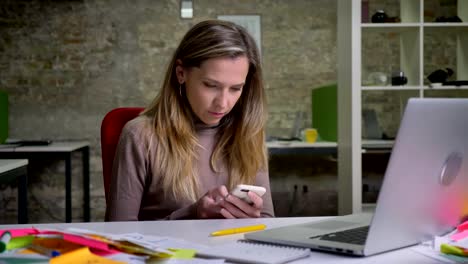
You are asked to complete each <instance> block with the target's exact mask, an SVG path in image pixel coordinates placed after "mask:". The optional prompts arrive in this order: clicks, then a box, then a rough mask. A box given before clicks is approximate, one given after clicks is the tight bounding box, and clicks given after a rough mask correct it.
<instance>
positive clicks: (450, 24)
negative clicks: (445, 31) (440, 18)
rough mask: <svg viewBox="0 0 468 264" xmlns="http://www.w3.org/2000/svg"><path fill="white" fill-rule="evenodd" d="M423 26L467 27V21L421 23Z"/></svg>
mask: <svg viewBox="0 0 468 264" xmlns="http://www.w3.org/2000/svg"><path fill="white" fill-rule="evenodd" d="M422 25H423V26H424V27H460V28H463V27H465V28H468V23H466V22H463V23H423V24H422Z"/></svg>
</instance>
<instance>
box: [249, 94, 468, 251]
mask: <svg viewBox="0 0 468 264" xmlns="http://www.w3.org/2000/svg"><path fill="white" fill-rule="evenodd" d="M467 186H468V99H445V98H444V99H441V98H439V99H427V98H424V99H410V100H409V101H408V104H407V106H406V109H405V113H404V116H403V119H402V121H401V123H400V129H399V131H398V135H397V138H396V140H395V144H394V147H393V151H392V154H391V157H390V160H389V163H388V165H387V170H386V173H385V176H384V181H383V183H382V188H381V191H380V194H379V197H378V200H377V206H376V209H375V212H374V214H373V215H372V214H357V215H348V216H340V217H337V218H333V219H330V220H325V221H321V222H311V223H305V224H299V225H292V226H286V227H280V228H273V229H267V230H264V231H260V232H255V233H247V234H245V238H246V239H249V240H255V241H262V242H269V243H277V244H284V245H291V246H301V247H309V248H312V249H318V250H326V251H332V252H339V253H345V254H352V255H359V256H368V255H373V254H377V253H381V252H385V251H388V250H393V249H397V248H402V247H406V246H410V245H414V244H417V243H419V242H422V241H426V240H429V239H431V238H432V237H433V236H434V235H441V234H444V233H447V232H449V231H450V230H452V229H453V228H454V227H455V226H456V225H457V224H458V223H460V222H461V221H462V219H463V218H464V217H466V216H467V215H468V187H467Z"/></svg>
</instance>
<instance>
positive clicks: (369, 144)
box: [266, 139, 394, 149]
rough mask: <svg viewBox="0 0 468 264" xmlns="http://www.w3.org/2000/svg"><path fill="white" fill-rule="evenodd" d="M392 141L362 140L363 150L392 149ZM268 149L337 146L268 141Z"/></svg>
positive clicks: (321, 143)
mask: <svg viewBox="0 0 468 264" xmlns="http://www.w3.org/2000/svg"><path fill="white" fill-rule="evenodd" d="M393 143H394V141H393V140H372V139H371V140H369V139H364V140H362V147H363V148H389V149H391V148H392V147H393ZM266 145H267V147H268V148H336V147H337V146H338V144H337V143H336V142H332V141H319V142H315V143H308V142H303V141H269V142H267V143H266Z"/></svg>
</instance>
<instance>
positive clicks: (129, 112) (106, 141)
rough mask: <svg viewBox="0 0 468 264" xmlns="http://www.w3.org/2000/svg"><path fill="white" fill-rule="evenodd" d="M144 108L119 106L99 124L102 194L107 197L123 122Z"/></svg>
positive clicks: (135, 115)
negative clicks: (102, 180) (102, 179)
mask: <svg viewBox="0 0 468 264" xmlns="http://www.w3.org/2000/svg"><path fill="white" fill-rule="evenodd" d="M143 109H144V108H142V107H121V108H115V109H113V110H111V111H110V112H109V113H107V114H106V116H105V117H104V119H103V120H102V124H101V151H102V154H101V155H102V174H103V176H104V194H105V196H106V204H107V199H109V194H108V192H109V188H110V182H111V177H112V163H113V162H114V156H115V149H116V148H117V143H118V142H119V138H120V133H121V132H122V128H123V127H124V126H125V124H126V123H127V122H128V121H130V120H132V119H133V118H135V117H137V116H138V115H139V114H140V113H141V111H143Z"/></svg>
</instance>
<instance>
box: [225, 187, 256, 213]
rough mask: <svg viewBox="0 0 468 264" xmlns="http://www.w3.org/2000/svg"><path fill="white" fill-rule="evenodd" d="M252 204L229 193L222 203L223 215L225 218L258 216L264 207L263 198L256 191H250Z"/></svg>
mask: <svg viewBox="0 0 468 264" xmlns="http://www.w3.org/2000/svg"><path fill="white" fill-rule="evenodd" d="M247 195H248V196H249V198H250V200H251V201H252V204H249V203H247V202H245V201H244V200H242V199H240V198H238V197H236V196H234V195H230V194H228V195H227V196H226V197H225V198H224V199H223V202H222V203H221V205H222V207H223V208H222V209H221V211H220V213H221V215H223V216H224V217H225V218H258V217H260V213H261V210H262V207H263V199H262V197H260V196H258V195H257V194H256V193H254V192H250V191H249V192H248V193H247Z"/></svg>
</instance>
